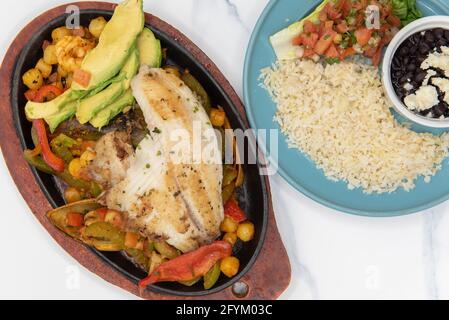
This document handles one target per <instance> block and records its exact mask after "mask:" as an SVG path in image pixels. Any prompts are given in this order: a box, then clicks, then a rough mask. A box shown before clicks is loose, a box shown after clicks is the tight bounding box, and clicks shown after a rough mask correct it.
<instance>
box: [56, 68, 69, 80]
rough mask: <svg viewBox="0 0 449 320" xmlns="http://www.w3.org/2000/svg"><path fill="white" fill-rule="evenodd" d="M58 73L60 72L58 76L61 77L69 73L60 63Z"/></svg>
mask: <svg viewBox="0 0 449 320" xmlns="http://www.w3.org/2000/svg"><path fill="white" fill-rule="evenodd" d="M57 73H58V78H61V77H63V78H65V77H67V76H68V74H69V73H68V72H67V71H66V70H65V69H64V68H63V67H61V65H58V70H57Z"/></svg>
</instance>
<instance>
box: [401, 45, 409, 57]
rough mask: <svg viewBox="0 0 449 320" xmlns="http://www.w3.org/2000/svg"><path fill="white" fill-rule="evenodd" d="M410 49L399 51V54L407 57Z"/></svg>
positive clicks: (405, 48) (404, 48)
mask: <svg viewBox="0 0 449 320" xmlns="http://www.w3.org/2000/svg"><path fill="white" fill-rule="evenodd" d="M408 51H409V50H408V48H407V47H402V48H401V50H399V54H400V55H402V56H406V55H407V54H408Z"/></svg>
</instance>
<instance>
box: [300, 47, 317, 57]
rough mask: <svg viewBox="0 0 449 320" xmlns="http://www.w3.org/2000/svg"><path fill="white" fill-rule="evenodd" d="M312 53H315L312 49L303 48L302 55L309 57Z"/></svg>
mask: <svg viewBox="0 0 449 320" xmlns="http://www.w3.org/2000/svg"><path fill="white" fill-rule="evenodd" d="M313 55H315V51H313V49H309V48H306V49H304V54H303V55H302V57H303V58H310V57H311V56H313Z"/></svg>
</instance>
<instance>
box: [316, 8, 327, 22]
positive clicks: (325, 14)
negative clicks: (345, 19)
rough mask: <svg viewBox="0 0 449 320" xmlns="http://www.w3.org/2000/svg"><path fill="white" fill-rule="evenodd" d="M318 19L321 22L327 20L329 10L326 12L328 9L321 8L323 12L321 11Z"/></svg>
mask: <svg viewBox="0 0 449 320" xmlns="http://www.w3.org/2000/svg"><path fill="white" fill-rule="evenodd" d="M318 19H319V20H320V21H321V22H324V21H327V12H326V10H321V12H320V14H319V16H318Z"/></svg>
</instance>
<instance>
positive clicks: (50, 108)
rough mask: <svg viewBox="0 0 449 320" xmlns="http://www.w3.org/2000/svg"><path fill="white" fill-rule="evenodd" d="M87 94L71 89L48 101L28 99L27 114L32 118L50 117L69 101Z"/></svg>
mask: <svg viewBox="0 0 449 320" xmlns="http://www.w3.org/2000/svg"><path fill="white" fill-rule="evenodd" d="M85 94H86V93H85V92H82V91H81V92H80V91H73V90H71V89H69V90H67V91H66V92H64V93H63V94H62V95H60V96H59V97H56V98H55V99H53V100H51V101H48V102H43V103H40V102H33V101H28V102H27V104H26V106H25V114H26V116H27V118H28V119H30V120H34V119H42V118H48V117H51V116H53V115H55V114H57V113H59V112H60V111H61V110H62V109H63V108H64V106H66V105H67V104H68V103H70V102H72V101H75V100H77V99H80V98H82V97H83V96H84V95H85Z"/></svg>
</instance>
